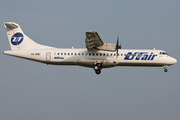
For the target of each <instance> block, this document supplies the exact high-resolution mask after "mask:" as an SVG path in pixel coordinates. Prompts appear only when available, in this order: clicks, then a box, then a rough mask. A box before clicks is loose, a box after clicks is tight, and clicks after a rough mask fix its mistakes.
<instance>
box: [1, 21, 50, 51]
mask: <svg viewBox="0 0 180 120" xmlns="http://www.w3.org/2000/svg"><path fill="white" fill-rule="evenodd" d="M4 26H5V28H6V32H7V36H8V39H9V44H10V47H11V50H30V49H47V48H52V47H49V46H45V45H40V44H38V43H36V42H34V41H33V40H31V39H30V38H29V37H28V36H26V35H25V34H24V33H23V31H22V30H21V27H20V26H19V25H18V24H16V23H13V22H5V23H4Z"/></svg>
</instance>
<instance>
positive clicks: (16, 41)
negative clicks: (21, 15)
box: [11, 33, 24, 45]
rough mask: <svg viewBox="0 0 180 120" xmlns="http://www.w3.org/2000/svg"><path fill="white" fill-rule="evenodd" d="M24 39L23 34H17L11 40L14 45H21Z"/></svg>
mask: <svg viewBox="0 0 180 120" xmlns="http://www.w3.org/2000/svg"><path fill="white" fill-rule="evenodd" d="M23 39H24V37H23V34H22V33H16V34H14V35H13V36H12V38H11V43H12V44H13V45H19V44H20V43H21V42H22V41H23Z"/></svg>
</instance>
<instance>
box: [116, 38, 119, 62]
mask: <svg viewBox="0 0 180 120" xmlns="http://www.w3.org/2000/svg"><path fill="white" fill-rule="evenodd" d="M119 47H120V46H119V36H117V44H116V59H117V58H118V49H119Z"/></svg>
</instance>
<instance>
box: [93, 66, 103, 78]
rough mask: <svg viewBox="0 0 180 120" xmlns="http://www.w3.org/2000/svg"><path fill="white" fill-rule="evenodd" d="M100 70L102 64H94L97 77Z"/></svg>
mask: <svg viewBox="0 0 180 120" xmlns="http://www.w3.org/2000/svg"><path fill="white" fill-rule="evenodd" d="M101 69H102V63H96V64H95V65H94V70H95V72H96V74H98V75H99V74H100V73H101Z"/></svg>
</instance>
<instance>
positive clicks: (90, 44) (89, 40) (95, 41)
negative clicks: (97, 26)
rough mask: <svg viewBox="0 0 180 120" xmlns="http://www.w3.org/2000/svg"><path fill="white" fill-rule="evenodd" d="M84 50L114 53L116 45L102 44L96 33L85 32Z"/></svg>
mask: <svg viewBox="0 0 180 120" xmlns="http://www.w3.org/2000/svg"><path fill="white" fill-rule="evenodd" d="M85 41H86V48H87V49H88V50H92V49H97V50H103V51H115V50H116V45H115V44H111V43H104V42H103V41H102V40H101V38H100V37H99V35H98V33H97V32H96V31H88V32H86V39H85Z"/></svg>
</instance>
